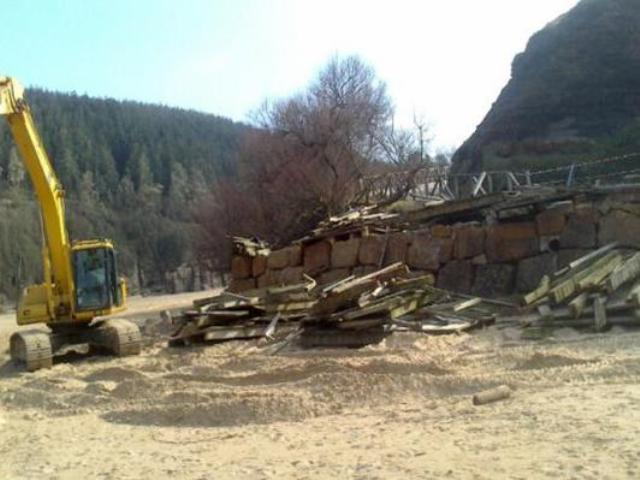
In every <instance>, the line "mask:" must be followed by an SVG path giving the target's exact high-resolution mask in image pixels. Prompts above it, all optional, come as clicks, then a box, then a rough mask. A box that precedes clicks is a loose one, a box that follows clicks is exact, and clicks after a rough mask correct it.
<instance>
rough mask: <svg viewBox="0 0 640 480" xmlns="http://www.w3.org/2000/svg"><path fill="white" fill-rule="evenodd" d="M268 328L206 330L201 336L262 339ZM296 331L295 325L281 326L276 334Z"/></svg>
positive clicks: (218, 338)
mask: <svg viewBox="0 0 640 480" xmlns="http://www.w3.org/2000/svg"><path fill="white" fill-rule="evenodd" d="M267 329H268V326H267V325H265V326H248V327H245V326H241V327H229V328H224V329H213V328H212V329H207V330H205V331H204V332H199V333H201V334H203V336H204V339H205V340H239V339H250V338H262V337H264V336H265V335H266V332H267ZM297 329H298V326H297V325H281V326H280V327H279V328H278V333H281V334H283V335H286V334H288V333H291V332H293V331H295V330H297Z"/></svg>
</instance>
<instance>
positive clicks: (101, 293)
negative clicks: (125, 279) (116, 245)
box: [73, 248, 120, 310]
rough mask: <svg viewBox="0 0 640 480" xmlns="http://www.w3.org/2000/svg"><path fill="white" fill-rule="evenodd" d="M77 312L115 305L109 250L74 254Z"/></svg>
mask: <svg viewBox="0 0 640 480" xmlns="http://www.w3.org/2000/svg"><path fill="white" fill-rule="evenodd" d="M73 267H74V276H75V285H76V310H101V309H107V308H109V307H111V306H112V305H113V304H116V305H118V303H119V302H118V300H119V296H120V295H119V291H118V279H117V276H116V275H117V272H116V267H115V257H114V254H113V250H112V249H110V248H87V249H82V250H76V251H74V252H73Z"/></svg>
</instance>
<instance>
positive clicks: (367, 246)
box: [358, 235, 386, 265]
mask: <svg viewBox="0 0 640 480" xmlns="http://www.w3.org/2000/svg"><path fill="white" fill-rule="evenodd" d="M385 244H386V238H385V235H371V236H369V237H362V239H360V248H359V250H358V263H359V264H360V265H379V264H380V263H381V262H382V260H383V255H384V250H385Z"/></svg>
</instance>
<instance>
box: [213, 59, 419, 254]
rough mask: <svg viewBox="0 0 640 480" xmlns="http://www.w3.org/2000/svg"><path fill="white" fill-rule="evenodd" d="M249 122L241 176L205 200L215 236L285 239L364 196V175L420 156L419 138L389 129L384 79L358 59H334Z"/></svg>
mask: <svg viewBox="0 0 640 480" xmlns="http://www.w3.org/2000/svg"><path fill="white" fill-rule="evenodd" d="M253 121H254V125H255V127H256V128H255V129H253V130H252V131H251V132H250V133H248V134H247V135H246V138H245V141H244V145H243V152H242V155H241V161H240V163H239V167H238V170H239V172H238V178H237V179H236V180H235V182H234V184H233V185H227V184H225V185H224V186H223V188H218V189H217V192H214V195H213V197H212V199H210V200H209V210H208V211H209V212H212V213H211V215H213V212H218V213H217V214H216V215H217V218H218V219H215V218H212V219H211V221H210V222H208V224H211V223H217V224H218V225H216V226H213V225H209V226H208V227H207V226H205V229H208V231H209V232H215V233H213V234H212V235H213V236H214V237H216V238H219V237H220V232H223V231H226V232H227V233H234V234H246V235H258V236H262V237H263V238H265V239H266V240H269V241H271V242H273V243H286V242H288V241H290V240H292V239H293V238H295V237H296V236H299V235H302V234H304V233H305V232H306V231H307V230H308V229H309V228H311V227H313V226H314V225H315V224H316V223H317V222H318V221H319V220H321V219H323V218H325V217H326V216H327V215H330V214H334V213H336V212H340V211H343V210H344V209H345V208H347V207H348V206H350V205H352V204H353V203H354V202H357V201H359V200H361V199H362V195H361V194H362V184H363V182H362V180H363V179H364V178H365V177H367V176H369V175H371V174H372V173H374V172H381V171H389V170H393V169H396V170H403V169H406V168H407V166H412V165H413V164H412V162H414V163H415V162H416V161H417V160H416V151H417V150H416V149H417V144H416V136H415V135H414V134H412V133H411V132H407V131H403V130H397V129H395V128H394V124H393V106H392V103H391V100H390V98H389V96H388V94H387V90H386V86H385V84H384V83H383V82H381V81H380V80H379V79H378V78H377V77H376V74H375V72H374V70H373V69H372V68H371V67H370V66H368V65H367V64H365V63H364V62H363V61H362V60H361V59H360V58H358V57H356V56H349V57H345V58H340V57H334V58H332V59H331V60H330V62H329V63H328V64H327V65H326V66H325V67H324V68H323V69H322V70H321V71H320V73H319V74H318V76H317V78H316V79H315V80H314V81H313V82H312V83H311V85H310V86H309V87H308V88H307V89H306V90H305V91H304V92H303V93H301V94H298V95H295V96H292V97H290V98H286V99H283V100H279V101H275V102H265V103H264V104H263V105H262V106H261V107H260V108H259V109H258V110H257V111H256V112H255V113H254V115H253ZM418 160H419V159H418ZM418 163H419V161H418ZM220 196H224V197H226V198H219V197H220ZM212 205H215V207H212ZM204 210H205V211H206V207H205V209H204ZM230 210H231V211H233V212H237V213H234V215H233V216H230V213H229V211H230ZM239 217H242V218H239ZM225 220H226V221H227V222H228V224H226V225H222V226H220V225H219V224H220V223H224V222H225ZM203 223H207V222H204V221H203ZM207 241H208V242H212V241H214V240H213V238H209V239H208V240H207Z"/></svg>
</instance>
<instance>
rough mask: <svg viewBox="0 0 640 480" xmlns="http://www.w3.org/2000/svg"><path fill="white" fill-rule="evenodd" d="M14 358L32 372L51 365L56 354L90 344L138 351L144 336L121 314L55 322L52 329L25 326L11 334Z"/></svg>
mask: <svg viewBox="0 0 640 480" xmlns="http://www.w3.org/2000/svg"><path fill="white" fill-rule="evenodd" d="M10 345H11V359H12V360H13V362H14V363H15V364H17V365H20V366H23V367H24V368H26V369H27V370H28V371H30V372H32V371H35V370H38V369H41V368H50V367H51V366H52V365H53V358H54V357H56V356H58V355H62V354H64V353H67V352H68V351H69V350H70V349H73V348H74V347H75V348H78V347H83V346H85V347H86V346H88V347H89V348H92V349H95V350H100V351H105V352H108V353H110V354H112V355H116V356H120V357H124V356H128V355H138V354H139V353H140V350H141V336H140V329H139V328H138V326H137V325H136V324H135V323H133V322H131V321H129V320H123V319H119V318H114V319H108V320H101V321H98V322H95V323H93V324H91V325H88V326H76V325H73V326H60V325H58V326H55V327H54V328H52V329H51V331H49V332H47V331H45V330H35V329H34V330H24V331H20V332H16V333H14V334H13V335H12V336H11V340H10Z"/></svg>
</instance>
